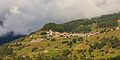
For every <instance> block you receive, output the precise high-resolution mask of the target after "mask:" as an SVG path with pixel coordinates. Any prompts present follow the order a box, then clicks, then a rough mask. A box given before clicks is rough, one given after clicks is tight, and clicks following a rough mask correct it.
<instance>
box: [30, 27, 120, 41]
mask: <svg viewBox="0 0 120 60" xmlns="http://www.w3.org/2000/svg"><path fill="white" fill-rule="evenodd" d="M115 29H117V30H118V29H120V28H119V27H116V28H115ZM112 30H113V29H112ZM112 30H111V31H112ZM46 33H47V35H45V38H41V37H40V36H37V37H36V39H32V41H31V42H41V41H42V40H46V39H53V38H59V37H63V38H69V37H71V36H76V37H91V36H94V35H96V34H99V33H100V32H89V33H68V32H63V33H61V32H57V31H52V30H49V31H46ZM39 34H40V33H39ZM30 38H33V36H30Z"/></svg>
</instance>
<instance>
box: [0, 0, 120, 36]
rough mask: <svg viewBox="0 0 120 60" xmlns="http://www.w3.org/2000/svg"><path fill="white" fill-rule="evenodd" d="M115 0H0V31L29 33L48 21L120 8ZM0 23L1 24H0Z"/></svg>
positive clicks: (91, 15)
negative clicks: (0, 22)
mask: <svg viewBox="0 0 120 60" xmlns="http://www.w3.org/2000/svg"><path fill="white" fill-rule="evenodd" d="M119 3H120V1H119V0H74V1H73V0H34V1H33V0H0V17H1V18H0V21H2V25H3V26H2V27H0V35H3V34H5V33H7V32H9V31H14V32H15V33H18V34H23V35H24V34H29V33H30V32H32V31H36V30H38V29H40V28H41V27H42V26H43V25H44V24H46V23H48V22H56V23H63V22H66V21H70V20H75V19H80V18H92V17H95V16H100V15H104V14H112V13H116V12H119V11H120V9H119V8H120V4H119ZM0 25H1V24H0Z"/></svg>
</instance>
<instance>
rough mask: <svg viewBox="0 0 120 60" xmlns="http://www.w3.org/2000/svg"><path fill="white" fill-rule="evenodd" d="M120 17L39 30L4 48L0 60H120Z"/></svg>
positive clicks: (52, 25)
mask: <svg viewBox="0 0 120 60" xmlns="http://www.w3.org/2000/svg"><path fill="white" fill-rule="evenodd" d="M119 18H120V14H119V13H118V14H112V15H105V16H102V17H96V18H92V19H91V20H88V19H81V20H75V21H70V22H67V23H63V24H55V23H49V24H46V25H45V26H44V27H43V28H42V29H41V30H39V31H36V32H33V33H31V34H30V35H27V36H24V37H22V38H20V39H17V40H16V41H13V42H10V43H8V44H4V45H2V46H0V59H3V60H6V59H9V60H19V59H22V60H31V59H32V60H113V59H118V60H119V59H120V22H119V20H118V19H119ZM51 30H52V31H51ZM71 32H73V33H71Z"/></svg>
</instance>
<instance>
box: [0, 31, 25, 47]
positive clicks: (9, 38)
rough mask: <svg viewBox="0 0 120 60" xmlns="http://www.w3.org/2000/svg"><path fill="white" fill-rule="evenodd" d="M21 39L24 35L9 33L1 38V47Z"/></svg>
mask: <svg viewBox="0 0 120 60" xmlns="http://www.w3.org/2000/svg"><path fill="white" fill-rule="evenodd" d="M20 37H23V35H14V32H8V33H6V34H4V35H2V36H0V45H2V44H4V43H7V42H11V41H14V40H16V39H18V38H20Z"/></svg>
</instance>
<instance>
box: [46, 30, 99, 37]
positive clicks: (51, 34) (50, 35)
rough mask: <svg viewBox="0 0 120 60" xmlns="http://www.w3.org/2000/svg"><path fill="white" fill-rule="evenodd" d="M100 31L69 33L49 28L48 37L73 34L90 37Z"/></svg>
mask: <svg viewBox="0 0 120 60" xmlns="http://www.w3.org/2000/svg"><path fill="white" fill-rule="evenodd" d="M98 33H99V32H90V33H68V32H63V33H60V32H53V31H52V30H49V31H48V32H47V38H56V37H64V38H69V37H71V36H77V37H90V36H93V35H96V34H98Z"/></svg>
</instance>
